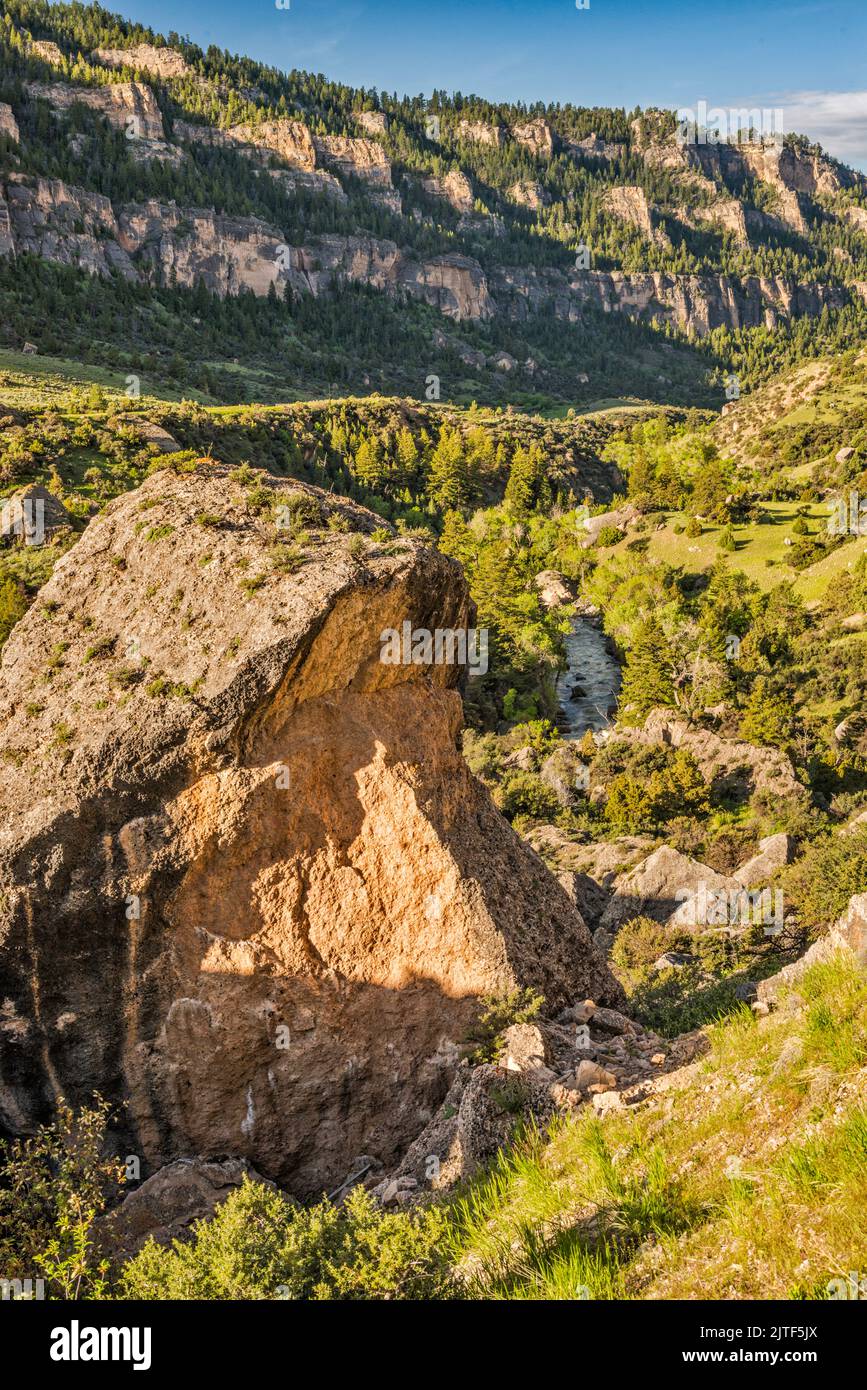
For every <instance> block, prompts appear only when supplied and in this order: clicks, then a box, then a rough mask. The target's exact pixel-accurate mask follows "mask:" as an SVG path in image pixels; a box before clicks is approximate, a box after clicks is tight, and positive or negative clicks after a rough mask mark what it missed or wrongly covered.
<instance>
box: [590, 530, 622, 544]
mask: <svg viewBox="0 0 867 1390" xmlns="http://www.w3.org/2000/svg"><path fill="white" fill-rule="evenodd" d="M622 540H623V532H622V531H621V530H619V528H618V527H617V526H601V527H600V528H599V535H598V536H597V537H596V544H597V546H599V547H600V549H601V548H603V547H605V546H609V545H617V542H618V541H622Z"/></svg>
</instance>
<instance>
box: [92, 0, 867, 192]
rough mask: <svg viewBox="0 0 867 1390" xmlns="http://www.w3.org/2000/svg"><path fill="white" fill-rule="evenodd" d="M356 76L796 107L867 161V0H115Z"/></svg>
mask: <svg viewBox="0 0 867 1390" xmlns="http://www.w3.org/2000/svg"><path fill="white" fill-rule="evenodd" d="M104 3H108V5H109V8H117V9H119V10H122V12H123V13H124V14H126V15H128V16H129V17H130V18H134V19H137V20H139V21H141V22H144V23H147V24H151V25H152V26H153V27H154V28H155V29H157V30H159V31H161V32H163V33H167V32H168V31H169V30H172V29H174V30H176V31H177V32H178V33H180V34H188V35H189V37H190V38H191V39H193V40H194V41H195V42H196V43H199V44H201V45H202V46H203V47H207V45H208V44H210V43H215V44H217V45H218V46H219V47H220V48H228V49H229V50H231V51H233V52H240V53H246V54H248V55H249V56H251V57H253V58H258V59H260V60H262V61H265V62H269V63H272V64H274V65H275V66H277V67H280V68H284V69H290V68H293V67H298V68H306V69H310V70H313V71H315V72H323V73H325V74H326V75H327V76H328V77H331V78H334V79H336V80H339V81H342V82H347V83H350V84H352V85H358V86H374V87H378V88H380V89H384V90H387V91H394V90H397V91H400V92H411V93H416V92H425V93H427V92H430V90H431V89H432V88H433V87H440V88H443V87H444V88H446V89H447V90H449V91H454V90H460V91H462V92H464V93H469V92H475V93H477V94H478V95H480V96H485V97H489V98H491V99H492V100H524V101H534V100H537V99H540V100H543V101H572V102H575V103H576V104H579V105H589V106H593V105H599V106H626V107H627V108H630V107H632V106H636V105H641V106H650V105H662V106H674V107H676V106H684V107H693V108H694V107H695V106H696V104H697V102H698V101H699V100H700V99H704V100H706V101H707V102H708V104H709V105H712V106H722V107H740V106H753V105H755V104H757V103H759V104H764V105H766V106H767V105H773V106H782V108H783V110H784V112H785V117H786V120H785V124H786V128H787V129H793V130H798V131H803V132H804V133H805V134H807V135H809V136H811V137H812V138H814V139H818V140H821V142H822V143H823V144H824V145H825V146H826V147H827V148H829V149H830V150H831V151H832V153H835V154H836V155H837V156H838V157H840V158H842V159H845V160H847V162H849V163H853V164H857V165H858V166H860V167H862V168H865V169H867V0H814V2H813V3H810V0H806V2H805V3H798V0H792V3H785V2H784V0H718V3H707V0H590V8H589V9H587V10H578V9H576V5H575V0H402V2H401V0H391V3H386V0H290V6H291V7H290V8H289V9H278V8H277V6H276V3H275V0H243V3H242V2H241V0H206V3H202V0H126V2H125V3H123V0H114V3H112V0H104Z"/></svg>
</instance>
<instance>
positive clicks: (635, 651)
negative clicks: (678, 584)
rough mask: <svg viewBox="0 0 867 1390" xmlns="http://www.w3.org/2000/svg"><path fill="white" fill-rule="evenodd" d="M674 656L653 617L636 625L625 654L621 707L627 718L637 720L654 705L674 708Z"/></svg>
mask: <svg viewBox="0 0 867 1390" xmlns="http://www.w3.org/2000/svg"><path fill="white" fill-rule="evenodd" d="M673 665H674V654H673V652H672V649H671V646H670V644H669V641H668V638H667V637H666V635H665V633H664V632H663V630H662V628H661V626H660V624H659V622H658V621H657V619H656V618H655V617H653V616H652V615H651V616H650V617H649V618H645V619H644V621H643V622H642V623H641V624H640V625H639V627H638V629H637V631H636V634H635V638H634V640H633V642H632V644H631V645H630V647H629V650H628V652H627V654H626V665H625V667H624V671H623V685H622V688H621V692H620V705H621V708H622V709H623V710H624V711H625V712H626V715H627V717H628V718H633V719H635V720H637V721H640V720H642V719H643V718H644V716H645V715H646V714H647V713H648V712H649V711H650V710H652V709H653V708H654V707H655V706H656V705H666V706H673V705H674V682H673V680H672V668H673Z"/></svg>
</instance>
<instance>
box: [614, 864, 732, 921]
mask: <svg viewBox="0 0 867 1390" xmlns="http://www.w3.org/2000/svg"><path fill="white" fill-rule="evenodd" d="M740 888H741V885H740V884H739V883H736V882H733V881H732V880H731V879H729V878H726V877H725V876H724V875H723V874H718V873H716V872H715V871H714V870H713V869H711V868H709V867H708V866H707V864H702V863H700V862H699V861H698V860H697V859H691V858H690V857H689V855H686V854H681V853H680V851H679V850H676V849H672V848H671V846H670V845H661V846H660V848H659V849H657V850H654V852H653V853H652V854H650V855H648V857H647V858H646V859H645V860H643V862H642V863H641V864H639V865H637V867H636V868H634V869H630V870H629V872H628V873H625V874H623V875H621V876H620V877H619V878H617V879H616V880H615V882H614V887H613V892H612V895H611V898H610V899H609V901H608V904H607V906H606V908H605V910H604V912H603V913H602V916H601V918H600V926H601V927H603V928H604V929H605V930H608V931H616V930H617V928H618V927H621V926H622V925H623V923H624V922H628V921H630V920H631V919H632V918H633V917H650V918H652V920H653V921H654V922H660V923H662V924H663V925H664V926H670V927H680V928H681V929H683V928H684V927H686V926H699V927H701V926H705V925H708V924H707V923H704V922H702V921H701V920H700V917H701V916H702V915H703V914H700V913H696V912H695V911H693V905H694V903H695V901H696V899H697V898H698V895H699V894H700V893H701V891H702V890H704V892H705V894H707V895H708V896H709V895H710V894H715V893H722V894H726V895H728V893H729V892H730V890H732V889H734V891H735V892H737V891H738V890H739V889H740ZM697 919H698V920H697Z"/></svg>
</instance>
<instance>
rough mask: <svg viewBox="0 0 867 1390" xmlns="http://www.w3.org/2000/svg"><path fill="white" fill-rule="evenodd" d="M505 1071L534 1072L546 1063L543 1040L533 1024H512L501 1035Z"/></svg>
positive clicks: (538, 1029)
mask: <svg viewBox="0 0 867 1390" xmlns="http://www.w3.org/2000/svg"><path fill="white" fill-rule="evenodd" d="M503 1043H504V1047H503V1055H502V1065H503V1066H504V1067H505V1069H506V1071H535V1070H536V1069H537V1068H538V1067H544V1065H545V1061H546V1051H545V1039H544V1037H543V1035H542V1031H541V1029H540V1028H538V1027H537V1025H536V1024H535V1023H513V1024H512V1026H511V1027H510V1028H507V1029H506V1031H505V1033H504V1035H503Z"/></svg>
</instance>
